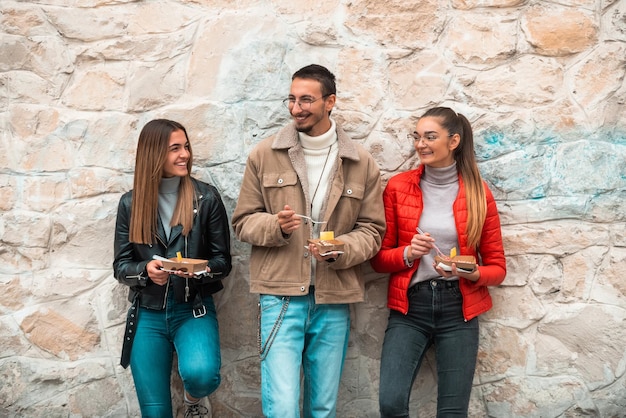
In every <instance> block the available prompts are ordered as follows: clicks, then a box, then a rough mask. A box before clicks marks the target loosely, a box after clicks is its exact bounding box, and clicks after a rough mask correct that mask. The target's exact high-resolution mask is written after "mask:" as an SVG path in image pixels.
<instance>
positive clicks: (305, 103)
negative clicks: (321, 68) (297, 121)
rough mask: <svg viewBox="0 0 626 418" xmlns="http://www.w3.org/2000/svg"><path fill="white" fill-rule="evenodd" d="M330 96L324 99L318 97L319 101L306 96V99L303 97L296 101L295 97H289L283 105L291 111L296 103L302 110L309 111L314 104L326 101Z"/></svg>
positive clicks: (324, 96)
mask: <svg viewBox="0 0 626 418" xmlns="http://www.w3.org/2000/svg"><path fill="white" fill-rule="evenodd" d="M328 96H330V94H325V95H323V96H322V97H318V98H317V99H314V98H312V97H309V96H305V97H301V98H300V99H298V100H296V98H295V97H287V98H286V99H285V100H283V104H284V105H285V107H286V108H287V109H289V110H291V109H292V108H293V107H294V106H295V105H296V103H297V104H298V106H300V109H302V110H309V109H310V108H311V105H312V104H313V103H315V102H317V101H318V100H320V99H325V98H327V97H328Z"/></svg>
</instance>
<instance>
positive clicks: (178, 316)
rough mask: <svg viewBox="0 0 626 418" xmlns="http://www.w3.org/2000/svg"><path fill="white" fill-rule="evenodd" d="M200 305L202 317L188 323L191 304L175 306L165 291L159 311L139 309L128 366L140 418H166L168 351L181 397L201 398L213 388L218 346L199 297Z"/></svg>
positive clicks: (209, 302) (210, 306) (207, 301)
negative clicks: (180, 384) (182, 391)
mask: <svg viewBox="0 0 626 418" xmlns="http://www.w3.org/2000/svg"><path fill="white" fill-rule="evenodd" d="M204 306H206V310H207V312H206V315H204V316H202V317H199V318H194V316H193V313H192V304H191V303H177V302H175V301H174V299H173V292H170V293H169V296H168V300H167V306H166V308H165V309H164V310H161V311H157V310H152V309H146V308H139V315H138V322H137V333H136V334H135V340H134V343H133V348H132V351H131V355H130V367H131V371H132V374H133V380H134V382H135V389H136V391H137V398H138V399H139V406H140V408H141V416H142V417H143V418H147V417H150V418H166V417H167V418H170V417H172V396H171V392H170V377H171V373H172V362H173V354H174V350H176V353H177V355H178V373H179V374H180V377H181V379H182V381H183V386H184V387H185V391H187V393H189V394H190V395H191V396H193V397H194V398H201V397H204V396H207V395H209V394H210V393H212V392H214V391H215V390H216V389H217V387H218V386H219V384H220V365H221V358H220V342H219V332H218V326H217V316H216V314H215V305H214V303H213V298H212V297H211V296H209V297H206V298H204Z"/></svg>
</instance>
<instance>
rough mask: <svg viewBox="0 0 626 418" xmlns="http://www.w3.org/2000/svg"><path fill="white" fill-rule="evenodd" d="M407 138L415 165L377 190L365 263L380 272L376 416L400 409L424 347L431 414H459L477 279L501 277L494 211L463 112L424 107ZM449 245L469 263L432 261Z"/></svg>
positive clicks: (467, 384)
mask: <svg viewBox="0 0 626 418" xmlns="http://www.w3.org/2000/svg"><path fill="white" fill-rule="evenodd" d="M409 137H410V138H411V139H413V140H414V145H415V149H416V151H417V153H418V156H419V158H420V163H421V164H420V166H419V167H418V168H417V169H415V170H411V171H407V172H404V173H401V174H398V175H396V176H394V177H392V178H391V179H390V180H389V183H388V184H387V187H386V188H385V192H384V195H383V198H384V203H385V217H386V220H387V232H386V233H385V237H384V238H383V243H382V247H381V250H380V252H379V253H378V254H377V255H376V256H375V257H374V258H373V259H372V260H371V264H372V267H373V268H374V270H376V271H378V272H381V273H390V278H389V295H388V306H389V308H390V309H391V311H390V314H389V322H388V325H387V330H386V332H385V340H384V342H383V350H382V356H381V366H380V392H379V402H380V413H381V417H408V416H409V406H408V405H409V396H410V393H411V387H412V386H413V381H414V380H415V376H416V375H417V372H418V370H419V367H420V365H421V362H422V359H423V357H424V354H425V353H426V351H427V350H428V348H429V347H430V346H431V345H434V346H435V356H436V359H437V375H438V402H437V416H438V417H442V416H450V415H454V416H467V411H468V406H469V399H470V393H471V389H472V380H473V377H474V370H475V368H476V357H477V353H478V334H479V333H478V318H477V317H478V315H480V314H481V313H483V312H486V311H488V310H489V309H490V308H491V306H492V301H491V297H490V296H489V291H488V290H487V286H497V285H499V284H500V283H502V281H503V280H504V277H505V275H506V262H505V258H504V249H503V245H502V234H501V230H500V218H499V216H498V211H497V208H496V204H495V201H494V198H493V195H492V194H491V192H490V190H489V189H488V187H487V185H486V184H485V183H484V181H483V180H482V178H481V176H480V173H479V171H478V166H477V164H476V159H475V156H474V140H473V133H472V128H471V125H470V123H469V121H468V120H467V118H466V117H465V116H463V115H461V114H457V113H456V112H455V111H454V110H452V109H450V108H445V107H436V108H433V109H430V110H429V111H427V112H426V113H425V114H424V115H423V116H422V117H421V118H420V119H419V120H418V122H417V126H416V130H415V132H413V133H412V134H409ZM424 231H426V232H424ZM455 251H456V252H457V253H458V254H459V255H464V256H468V255H469V256H474V257H475V258H476V260H477V261H478V263H477V264H478V265H477V266H476V268H475V269H474V270H473V271H470V270H462V269H460V268H457V266H456V264H455V263H452V264H451V266H449V267H448V266H443V265H442V264H439V263H438V262H436V261H435V256H436V255H439V256H440V257H441V256H443V257H444V259H446V258H447V254H451V253H452V252H455ZM452 261H453V260H452ZM442 267H444V268H446V270H444V269H443V268H442Z"/></svg>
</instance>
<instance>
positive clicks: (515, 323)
mask: <svg viewBox="0 0 626 418" xmlns="http://www.w3.org/2000/svg"><path fill="white" fill-rule="evenodd" d="M489 293H490V294H491V298H492V300H493V308H491V310H490V311H488V312H487V313H486V314H483V315H484V317H485V319H488V320H492V321H498V322H499V323H501V324H502V325H504V326H506V327H511V328H516V329H524V328H526V327H529V326H531V325H532V324H535V323H536V322H537V321H539V320H540V319H541V318H543V316H544V315H545V314H546V312H547V310H546V307H545V306H544V305H543V304H542V302H541V300H539V299H538V298H537V296H535V295H534V294H533V293H532V291H531V290H530V289H529V288H528V287H526V286H525V287H494V288H490V289H489Z"/></svg>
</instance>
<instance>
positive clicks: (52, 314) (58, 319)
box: [20, 309, 100, 360]
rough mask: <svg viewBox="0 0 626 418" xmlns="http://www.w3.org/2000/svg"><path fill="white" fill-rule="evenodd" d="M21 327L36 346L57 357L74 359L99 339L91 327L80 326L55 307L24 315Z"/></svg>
mask: <svg viewBox="0 0 626 418" xmlns="http://www.w3.org/2000/svg"><path fill="white" fill-rule="evenodd" d="M81 322H82V321H81ZM20 327H21V328H22V330H23V331H24V334H25V335H26V337H27V338H28V339H29V341H31V342H32V343H33V344H34V345H35V346H36V347H38V348H39V349H41V350H44V351H47V352H49V353H52V354H53V355H55V356H57V357H60V358H69V359H71V360H76V359H78V358H80V357H83V356H84V355H85V354H86V353H87V352H89V351H92V350H93V349H94V348H95V346H96V345H97V344H99V343H100V336H99V334H98V333H96V332H94V330H89V329H86V328H83V327H82V326H79V325H78V324H76V323H74V322H72V321H70V320H69V319H67V318H65V317H64V316H63V315H61V314H60V313H59V312H56V311H55V310H50V309H43V310H37V311H35V312H33V313H31V314H30V315H28V316H26V317H25V318H24V319H23V320H22V322H21V323H20Z"/></svg>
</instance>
